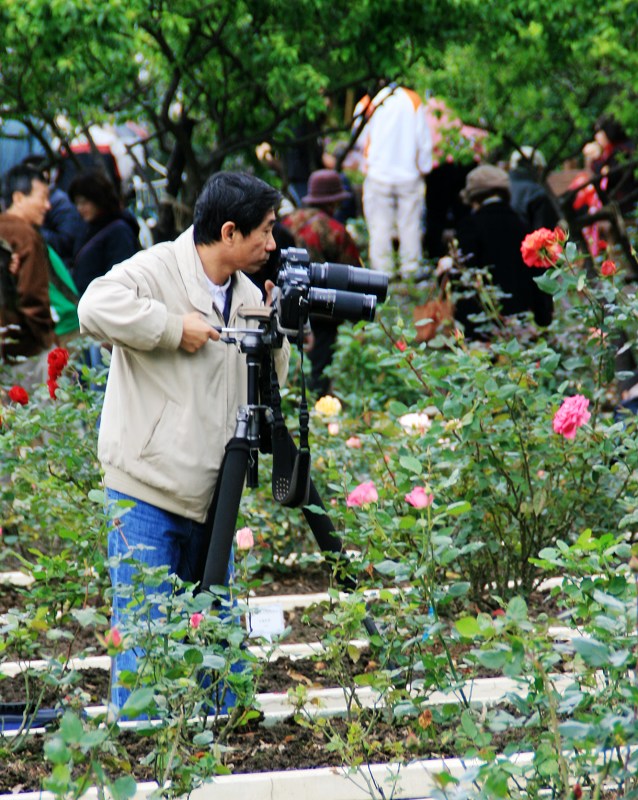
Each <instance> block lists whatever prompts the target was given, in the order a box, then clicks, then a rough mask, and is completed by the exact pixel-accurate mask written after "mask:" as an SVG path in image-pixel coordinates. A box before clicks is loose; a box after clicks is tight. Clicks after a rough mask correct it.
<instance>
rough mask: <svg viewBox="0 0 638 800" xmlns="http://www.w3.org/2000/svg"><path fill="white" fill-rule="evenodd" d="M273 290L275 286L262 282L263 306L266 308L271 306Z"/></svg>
mask: <svg viewBox="0 0 638 800" xmlns="http://www.w3.org/2000/svg"><path fill="white" fill-rule="evenodd" d="M274 288H275V284H274V283H273V282H272V281H264V289H265V290H266V302H265V305H266V307H267V308H270V306H271V305H272V290H273V289H274Z"/></svg>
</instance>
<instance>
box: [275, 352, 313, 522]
mask: <svg viewBox="0 0 638 800" xmlns="http://www.w3.org/2000/svg"><path fill="white" fill-rule="evenodd" d="M300 352H301V402H300V403H299V449H298V450H297V449H296V448H292V447H291V446H290V442H291V436H290V433H289V432H288V428H286V423H285V421H284V416H283V414H282V411H281V395H280V393H279V380H278V378H277V372H276V370H275V362H274V359H272V358H271V367H270V393H271V397H270V402H271V410H272V413H273V422H272V436H271V439H272V495H273V497H274V498H275V500H276V501H277V502H278V503H281V504H282V505H284V506H289V507H290V508H296V507H298V506H303V505H306V503H307V502H308V496H309V494H310V447H309V445H308V430H309V423H310V414H309V413H308V402H307V400H306V381H305V378H304V372H303V349H302V348H300ZM295 450H296V452H294V451H295Z"/></svg>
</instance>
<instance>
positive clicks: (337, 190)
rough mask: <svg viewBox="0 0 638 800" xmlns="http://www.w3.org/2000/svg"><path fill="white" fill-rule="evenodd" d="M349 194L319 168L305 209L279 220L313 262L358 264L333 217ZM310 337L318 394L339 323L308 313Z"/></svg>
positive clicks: (324, 387) (325, 387)
mask: <svg viewBox="0 0 638 800" xmlns="http://www.w3.org/2000/svg"><path fill="white" fill-rule="evenodd" d="M348 197H350V192H347V191H346V190H345V189H344V187H343V184H342V182H341V178H340V177H339V173H338V172H336V171H335V170H333V169H319V170H316V171H315V172H313V173H312V174H311V175H310V178H309V180H308V194H307V195H305V197H303V198H302V200H303V203H304V208H298V209H295V211H292V212H291V213H290V214H288V215H287V216H285V217H284V218H283V219H282V223H283V225H284V227H285V228H287V229H288V230H289V231H290V233H292V235H293V236H294V238H295V242H296V244H297V247H303V248H304V249H305V250H307V251H308V255H309V257H310V260H311V261H312V262H319V263H323V262H324V261H329V262H332V263H338V264H350V265H352V266H356V267H359V266H361V256H360V255H359V250H358V248H357V246H356V244H355V243H354V241H353V239H352V237H351V236H350V234H349V233H348V231H347V230H346V228H345V226H344V225H343V224H342V223H341V222H338V221H337V220H336V219H335V218H334V214H335V212H336V210H337V208H338V207H339V204H340V203H341V202H342V201H343V200H346V199H347V198H348ZM310 326H311V328H312V334H313V335H312V339H311V343H310V349H309V350H308V357H309V358H310V362H311V364H312V370H311V374H310V380H309V386H310V389H311V391H313V392H316V393H317V394H318V395H319V396H321V395H324V394H327V393H328V391H329V387H330V379H329V378H328V377H327V376H326V375H325V374H324V370H325V369H326V367H327V366H328V365H329V364H330V363H331V362H332V356H333V353H334V348H335V344H336V341H337V328H338V326H339V322H338V321H337V320H333V319H327V318H325V317H317V316H315V315H313V314H311V315H310Z"/></svg>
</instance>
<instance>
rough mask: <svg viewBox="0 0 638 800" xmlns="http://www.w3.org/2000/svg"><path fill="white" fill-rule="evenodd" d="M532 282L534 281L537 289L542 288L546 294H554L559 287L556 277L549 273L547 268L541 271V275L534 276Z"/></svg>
mask: <svg viewBox="0 0 638 800" xmlns="http://www.w3.org/2000/svg"><path fill="white" fill-rule="evenodd" d="M530 269H531V267H530ZM534 282H535V283H536V285H537V286H538V288H539V289H542V290H543V291H544V292H546V293H547V294H555V293H556V292H557V291H558V289H559V287H560V283H559V282H558V281H557V280H556V278H555V277H554V276H553V275H552V274H551V272H550V271H549V270H548V271H547V272H544V273H542V274H541V275H538V276H535V277H534Z"/></svg>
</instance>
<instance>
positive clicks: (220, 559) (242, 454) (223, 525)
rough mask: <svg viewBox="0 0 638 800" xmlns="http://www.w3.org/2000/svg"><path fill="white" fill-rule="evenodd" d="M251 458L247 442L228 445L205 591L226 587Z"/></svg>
mask: <svg viewBox="0 0 638 800" xmlns="http://www.w3.org/2000/svg"><path fill="white" fill-rule="evenodd" d="M249 456H250V445H249V443H248V441H247V439H243V438H237V437H235V438H233V439H231V440H230V441H229V442H228V444H227V445H226V452H225V453H224V459H223V461H222V465H221V468H220V470H219V476H218V478H217V486H216V487H215V494H214V496H213V502H212V503H211V505H210V509H209V511H208V516H207V518H206V530H207V531H208V530H210V543H209V545H208V555H207V557H206V564H205V566H204V570H203V574H202V578H201V584H200V588H201V589H202V590H206V589H209V588H210V587H211V586H223V584H224V582H225V578H226V571H227V569H228V560H229V558H230V551H231V548H232V546H233V536H234V535H235V525H236V523H237V515H238V513H239V504H240V502H241V495H242V491H243V488H244V479H245V477H246V471H247V469H248V459H249Z"/></svg>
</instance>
